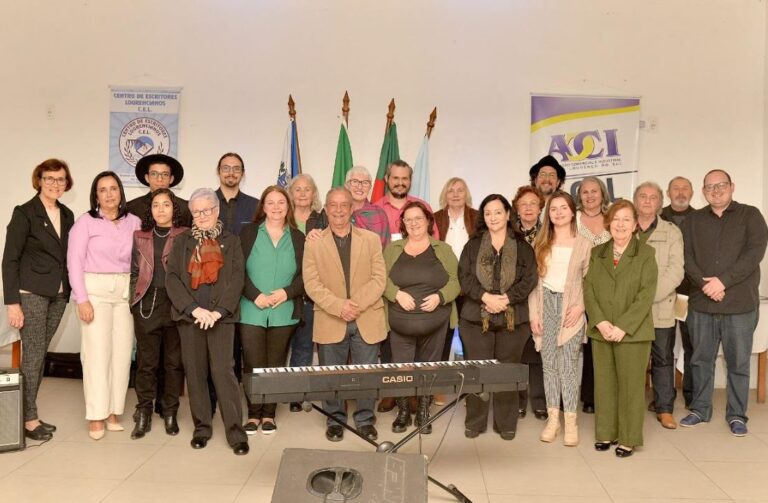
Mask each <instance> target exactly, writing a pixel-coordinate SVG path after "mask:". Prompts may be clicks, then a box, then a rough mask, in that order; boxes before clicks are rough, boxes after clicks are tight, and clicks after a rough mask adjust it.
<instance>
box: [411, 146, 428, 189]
mask: <svg viewBox="0 0 768 503" xmlns="http://www.w3.org/2000/svg"><path fill="white" fill-rule="evenodd" d="M408 193H409V194H410V195H412V196H416V197H418V198H420V199H423V200H424V201H426V202H427V203H429V137H428V136H427V135H424V140H423V141H422V142H421V148H420V149H419V154H418V155H417V156H416V162H415V163H413V180H412V181H411V190H410V191H409V192H408Z"/></svg>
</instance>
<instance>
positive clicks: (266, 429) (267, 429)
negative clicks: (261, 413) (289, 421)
mask: <svg viewBox="0 0 768 503" xmlns="http://www.w3.org/2000/svg"><path fill="white" fill-rule="evenodd" d="M265 419H267V418H265ZM276 431H277V425H276V424H275V420H274V419H270V420H266V421H265V420H264V419H262V420H261V433H262V434H263V435H271V434H273V433H274V432H276Z"/></svg>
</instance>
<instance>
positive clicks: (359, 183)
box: [347, 178, 371, 188]
mask: <svg viewBox="0 0 768 503" xmlns="http://www.w3.org/2000/svg"><path fill="white" fill-rule="evenodd" d="M347 183H349V186H350V187H354V188H358V187H370V186H371V181H370V180H355V179H354V178H350V179H349V180H348V181H347Z"/></svg>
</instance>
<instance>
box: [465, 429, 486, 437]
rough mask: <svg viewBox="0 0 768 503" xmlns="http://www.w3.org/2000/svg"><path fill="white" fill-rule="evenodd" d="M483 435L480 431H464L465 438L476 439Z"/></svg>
mask: <svg viewBox="0 0 768 503" xmlns="http://www.w3.org/2000/svg"><path fill="white" fill-rule="evenodd" d="M481 433H483V432H482V431H475V430H470V429H469V428H467V429H465V430H464V436H465V437H467V438H477V437H479V436H480V434H481Z"/></svg>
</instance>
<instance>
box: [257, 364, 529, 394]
mask: <svg viewBox="0 0 768 503" xmlns="http://www.w3.org/2000/svg"><path fill="white" fill-rule="evenodd" d="M462 374H463V376H464V382H463V386H462ZM527 383H528V366H527V365H524V364H519V363H499V362H498V361H496V360H468V361H456V362H424V363H409V364H371V365H336V366H329V367H317V366H316V367H293V368H291V367H278V368H270V369H253V372H250V373H246V374H245V375H244V376H243V387H244V389H245V392H246V394H247V395H248V398H249V400H250V401H251V403H272V402H277V403H284V402H301V401H318V400H332V399H338V400H347V399H356V398H383V397H388V396H395V397H396V396H414V395H416V396H419V395H427V394H456V393H459V391H461V392H462V393H483V392H488V393H492V392H498V391H516V390H519V389H524V388H525V387H526V386H527Z"/></svg>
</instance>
